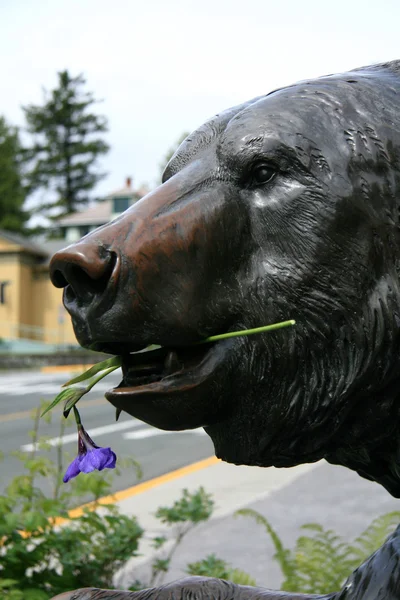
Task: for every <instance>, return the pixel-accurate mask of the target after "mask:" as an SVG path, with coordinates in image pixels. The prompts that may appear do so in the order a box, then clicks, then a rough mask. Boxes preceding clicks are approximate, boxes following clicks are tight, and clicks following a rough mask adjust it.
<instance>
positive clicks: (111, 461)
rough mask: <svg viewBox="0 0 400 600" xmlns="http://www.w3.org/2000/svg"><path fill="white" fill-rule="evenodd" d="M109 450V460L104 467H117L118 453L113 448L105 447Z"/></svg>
mask: <svg viewBox="0 0 400 600" xmlns="http://www.w3.org/2000/svg"><path fill="white" fill-rule="evenodd" d="M103 450H107V451H108V460H107V462H106V464H105V465H104V469H115V463H116V462H117V455H116V454H115V452H113V451H112V450H111V448H103Z"/></svg>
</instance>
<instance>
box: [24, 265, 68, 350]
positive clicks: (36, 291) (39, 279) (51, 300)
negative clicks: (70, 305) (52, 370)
mask: <svg viewBox="0 0 400 600" xmlns="http://www.w3.org/2000/svg"><path fill="white" fill-rule="evenodd" d="M32 278H33V305H32V314H33V319H34V321H35V323H36V324H38V325H39V326H40V327H42V328H43V329H44V331H45V336H46V340H45V341H46V342H50V343H52V344H75V345H76V344H77V341H76V338H75V334H74V331H73V328H72V322H71V318H70V316H69V314H68V313H67V311H66V310H65V308H64V306H63V303H62V290H60V289H58V288H56V287H54V286H53V285H52V283H51V282H50V278H49V271H48V269H47V268H44V267H37V268H36V269H33V271H32Z"/></svg>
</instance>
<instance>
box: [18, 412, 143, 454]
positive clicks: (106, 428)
mask: <svg viewBox="0 0 400 600" xmlns="http://www.w3.org/2000/svg"><path fill="white" fill-rule="evenodd" d="M142 426H143V423H142V421H137V420H135V419H132V421H123V422H122V423H113V424H112V425H103V426H102V427H95V428H94V429H91V430H90V436H93V437H95V436H96V437H99V436H100V435H104V434H105V433H113V432H114V431H121V430H124V429H135V428H136V427H142ZM45 441H46V444H49V445H50V446H64V445H65V444H69V443H71V442H76V441H77V434H76V432H75V433H68V434H67V435H63V436H62V437H59V436H58V437H54V438H50V439H49V440H45ZM39 449H40V442H36V443H34V444H24V445H23V446H21V450H22V451H23V452H32V451H33V450H39Z"/></svg>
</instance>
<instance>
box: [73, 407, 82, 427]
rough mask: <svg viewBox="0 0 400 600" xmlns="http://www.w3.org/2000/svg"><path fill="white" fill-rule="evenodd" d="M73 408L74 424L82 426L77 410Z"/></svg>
mask: <svg viewBox="0 0 400 600" xmlns="http://www.w3.org/2000/svg"><path fill="white" fill-rule="evenodd" d="M73 408H74V417H75V421H76V424H77V425H78V426H79V425H82V421H81V416H80V414H79V411H78V409H77V408H76V406H74V407H73Z"/></svg>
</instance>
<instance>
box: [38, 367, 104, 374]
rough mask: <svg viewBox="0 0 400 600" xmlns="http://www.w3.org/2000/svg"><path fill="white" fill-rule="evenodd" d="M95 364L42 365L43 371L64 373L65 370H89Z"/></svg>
mask: <svg viewBox="0 0 400 600" xmlns="http://www.w3.org/2000/svg"><path fill="white" fill-rule="evenodd" d="M90 367H93V365H48V366H47V367H41V368H40V371H41V373H63V372H64V371H87V370H88V369H90Z"/></svg>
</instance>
